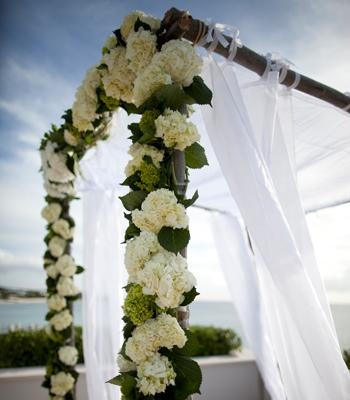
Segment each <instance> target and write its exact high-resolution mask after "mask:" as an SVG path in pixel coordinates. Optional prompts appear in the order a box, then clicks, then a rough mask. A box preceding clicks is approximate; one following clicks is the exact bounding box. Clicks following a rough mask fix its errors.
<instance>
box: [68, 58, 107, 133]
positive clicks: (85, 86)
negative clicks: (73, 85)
mask: <svg viewBox="0 0 350 400" xmlns="http://www.w3.org/2000/svg"><path fill="white" fill-rule="evenodd" d="M100 84H101V76H100V73H99V70H98V69H97V68H96V65H95V66H93V67H91V68H90V69H89V70H88V71H87V72H86V75H85V78H84V80H83V82H82V84H81V85H80V86H79V87H78V89H77V91H76V93H75V101H74V103H73V106H72V117H73V125H74V126H75V127H76V128H77V129H78V130H79V131H81V132H84V131H87V130H94V127H93V125H92V122H93V121H94V120H95V119H96V118H97V114H96V109H97V95H96V89H97V88H98V87H99V86H100Z"/></svg>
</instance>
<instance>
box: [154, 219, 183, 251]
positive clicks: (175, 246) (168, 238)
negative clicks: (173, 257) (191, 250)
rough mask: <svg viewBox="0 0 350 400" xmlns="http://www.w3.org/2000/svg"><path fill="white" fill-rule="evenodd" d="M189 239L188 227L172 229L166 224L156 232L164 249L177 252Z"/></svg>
mask: <svg viewBox="0 0 350 400" xmlns="http://www.w3.org/2000/svg"><path fill="white" fill-rule="evenodd" d="M189 240H190V232H189V230H188V229H173V228H170V227H168V226H163V228H162V229H161V230H160V231H159V233H158V241H159V243H160V245H161V246H162V247H164V249H165V250H168V251H171V252H173V253H175V254H176V253H178V252H179V251H181V250H182V249H184V248H185V247H186V246H187V244H188V242H189Z"/></svg>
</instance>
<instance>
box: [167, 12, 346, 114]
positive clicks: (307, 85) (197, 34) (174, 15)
mask: <svg viewBox="0 0 350 400" xmlns="http://www.w3.org/2000/svg"><path fill="white" fill-rule="evenodd" d="M162 27H163V28H164V30H165V33H164V34H163V36H162V37H161V39H160V42H161V43H162V42H166V41H168V40H171V39H175V38H179V37H183V38H185V39H187V40H189V41H191V42H192V43H195V44H196V43H197V42H198V40H199V38H201V37H204V36H205V35H206V33H207V32H208V26H207V25H206V24H205V23H204V22H203V21H201V20H198V19H194V18H192V17H191V15H190V14H189V13H188V12H187V11H180V10H178V9H176V8H171V9H170V10H168V11H167V12H166V13H165V16H164V19H163V21H162ZM224 36H225V38H226V40H227V41H228V42H229V43H230V41H231V39H232V38H230V37H228V36H226V35H224ZM203 47H205V48H207V47H209V44H204V45H203ZM228 47H229V46H228ZM228 47H227V48H225V47H224V46H222V45H221V44H220V43H218V45H217V47H216V48H215V50H214V51H215V53H217V54H220V55H221V56H223V57H225V58H228V57H229V49H228ZM234 62H235V63H237V64H239V65H242V66H243V67H245V68H247V69H249V70H251V71H254V72H256V73H257V74H258V75H260V76H262V75H263V74H264V72H265V70H266V66H267V60H266V58H265V57H264V56H262V55H260V54H258V53H256V52H255V51H253V50H251V49H250V48H248V47H246V46H242V47H238V49H237V53H236V56H235V58H234ZM296 75H297V73H296V72H295V71H293V70H291V69H289V70H288V72H287V74H286V76H285V78H284V79H283V81H282V82H281V83H282V84H283V85H286V86H291V85H292V84H293V83H294V81H295V79H296ZM299 75H300V81H299V84H298V85H297V87H296V88H295V89H296V90H298V91H300V92H303V93H306V94H308V95H310V96H313V97H316V98H318V99H321V100H323V101H326V102H327V103H330V104H333V105H334V106H336V107H339V108H341V109H345V108H347V109H346V111H348V112H349V113H350V107H349V106H350V97H349V96H347V95H345V94H344V93H341V92H339V91H338V90H336V89H333V88H331V87H329V86H327V85H324V84H323V83H320V82H318V81H315V80H314V79H311V78H309V77H307V76H305V75H301V74H299Z"/></svg>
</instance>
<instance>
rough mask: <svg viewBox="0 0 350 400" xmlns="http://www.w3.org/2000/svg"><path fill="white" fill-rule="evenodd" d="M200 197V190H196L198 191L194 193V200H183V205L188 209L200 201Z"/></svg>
mask: <svg viewBox="0 0 350 400" xmlns="http://www.w3.org/2000/svg"><path fill="white" fill-rule="evenodd" d="M198 197H199V195H198V190H196V191H195V192H194V195H193V196H192V198H190V199H185V200H182V201H181V203H182V204H183V205H184V206H185V207H186V208H188V207H190V206H192V204H194V203H195V202H196V201H197V200H198Z"/></svg>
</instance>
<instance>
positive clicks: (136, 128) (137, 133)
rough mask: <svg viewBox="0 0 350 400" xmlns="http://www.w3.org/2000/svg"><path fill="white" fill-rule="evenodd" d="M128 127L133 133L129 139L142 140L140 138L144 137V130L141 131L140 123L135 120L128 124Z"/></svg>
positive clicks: (134, 141)
mask: <svg viewBox="0 0 350 400" xmlns="http://www.w3.org/2000/svg"><path fill="white" fill-rule="evenodd" d="M128 129H129V130H130V131H131V133H132V135H131V136H130V138H129V139H131V141H132V142H133V143H136V142H138V141H139V140H140V138H142V136H143V132H142V131H141V128H140V125H139V124H137V123H136V122H133V123H132V124H129V125H128Z"/></svg>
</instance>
